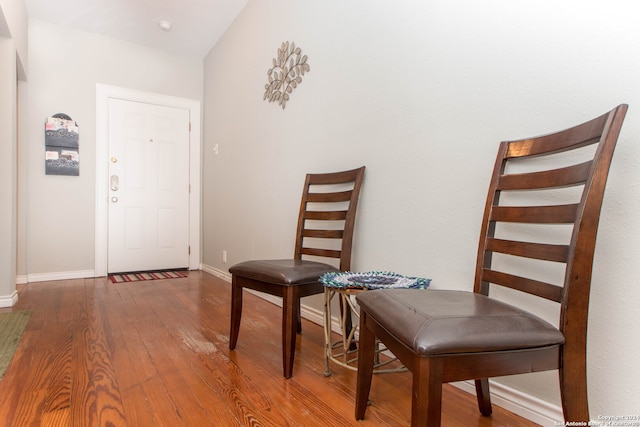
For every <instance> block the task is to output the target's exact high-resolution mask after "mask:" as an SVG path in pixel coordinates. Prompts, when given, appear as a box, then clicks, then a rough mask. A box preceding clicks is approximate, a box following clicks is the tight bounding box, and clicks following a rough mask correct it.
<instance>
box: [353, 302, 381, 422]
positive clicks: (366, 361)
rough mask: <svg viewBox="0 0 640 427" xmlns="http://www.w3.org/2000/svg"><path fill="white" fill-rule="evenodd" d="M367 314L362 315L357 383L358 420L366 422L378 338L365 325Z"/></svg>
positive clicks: (362, 313)
mask: <svg viewBox="0 0 640 427" xmlns="http://www.w3.org/2000/svg"><path fill="white" fill-rule="evenodd" d="M366 321H367V313H365V312H364V311H363V312H361V313H360V330H359V332H360V337H359V348H358V374H357V383H356V420H364V414H365V412H366V410H367V404H368V402H369V392H370V390H371V379H372V377H373V361H374V358H375V341H376V336H375V335H374V333H373V332H372V331H371V330H370V329H369V328H367V326H366V325H365V323H366Z"/></svg>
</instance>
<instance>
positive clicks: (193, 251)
mask: <svg viewBox="0 0 640 427" xmlns="http://www.w3.org/2000/svg"><path fill="white" fill-rule="evenodd" d="M110 98H116V99H122V100H125V101H133V102H143V103H147V104H154V105H162V106H166V107H174V108H183V109H187V110H189V118H190V122H191V131H190V132H189V183H190V193H189V269H190V270H198V269H200V246H201V244H200V236H201V233H200V228H201V222H200V199H201V194H200V187H201V183H200V156H201V145H202V144H201V118H200V101H196V100H193V99H187V98H178V97H173V96H168V95H161V94H156V93H151V92H143V91H138V90H132V89H125V88H121V87H116V86H108V85H103V84H96V227H95V266H94V270H95V276H96V277H101V276H106V275H107V259H108V248H107V244H108V223H109V217H108V212H109V206H108V201H109V191H108V189H109V178H108V175H109V174H108V167H109V163H108V162H109V159H108V157H109V99H110Z"/></svg>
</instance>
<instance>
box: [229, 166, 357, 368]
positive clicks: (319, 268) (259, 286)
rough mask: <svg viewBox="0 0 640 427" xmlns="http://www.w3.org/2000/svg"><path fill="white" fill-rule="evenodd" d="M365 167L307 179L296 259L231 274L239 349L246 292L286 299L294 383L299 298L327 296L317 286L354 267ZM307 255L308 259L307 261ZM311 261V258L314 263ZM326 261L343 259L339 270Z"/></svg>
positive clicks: (287, 361) (287, 349)
mask: <svg viewBox="0 0 640 427" xmlns="http://www.w3.org/2000/svg"><path fill="white" fill-rule="evenodd" d="M364 170H365V167H364V166H362V167H360V168H358V169H353V170H349V171H343V172H334V173H321V174H307V177H306V180H305V183H304V189H303V192H302V201H301V203H300V214H299V216H298V228H297V233H296V242H295V250H294V255H293V258H292V259H277V260H260V261H257V260H256V261H246V262H242V263H240V264H236V265H234V266H232V267H231V268H229V272H230V273H231V332H230V338H229V349H230V350H233V349H235V348H236V344H237V341H238V332H239V329H240V318H241V316H242V290H243V288H247V289H253V290H256V291H260V292H266V293H267V294H270V295H275V296H278V297H282V364H283V373H284V377H285V378H291V375H292V373H293V359H294V356H295V349H296V347H295V346H296V332H301V330H302V322H301V316H300V298H302V297H306V296H309V295H314V294H321V293H323V292H324V287H323V285H322V283H320V282H319V281H318V279H319V278H320V276H321V275H322V274H323V273H326V272H328V271H348V270H350V268H351V246H352V242H353V230H354V225H355V218H356V208H357V206H358V197H359V195H360V188H361V186H362V180H363V178H364ZM303 256H304V257H305V259H303ZM309 257H312V259H309ZM327 258H335V259H339V262H336V264H338V265H337V267H336V266H335V265H333V264H329V263H327V262H331V261H330V260H328V259H327Z"/></svg>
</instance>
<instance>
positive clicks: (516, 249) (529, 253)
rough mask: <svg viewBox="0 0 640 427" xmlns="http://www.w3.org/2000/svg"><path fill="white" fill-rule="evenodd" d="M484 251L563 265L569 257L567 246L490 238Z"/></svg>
mask: <svg viewBox="0 0 640 427" xmlns="http://www.w3.org/2000/svg"><path fill="white" fill-rule="evenodd" d="M486 249H487V250H488V251H492V252H498V253H501V254H507V255H514V256H519V257H527V258H532V259H540V260H544V261H555V262H565V263H566V262H567V260H568V256H569V245H554V244H548V243H547V244H545V243H531V242H521V241H514V240H504V239H495V238H492V237H489V238H487V241H486Z"/></svg>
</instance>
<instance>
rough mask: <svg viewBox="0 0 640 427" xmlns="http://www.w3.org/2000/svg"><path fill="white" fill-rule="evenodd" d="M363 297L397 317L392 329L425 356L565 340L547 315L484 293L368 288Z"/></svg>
mask: <svg viewBox="0 0 640 427" xmlns="http://www.w3.org/2000/svg"><path fill="white" fill-rule="evenodd" d="M357 301H358V304H359V305H360V307H363V308H364V309H365V310H366V311H367V312H369V313H375V316H376V317H379V318H390V317H392V318H393V319H394V320H395V322H394V323H388V324H387V325H386V326H387V328H388V331H389V332H390V333H391V334H393V335H394V336H395V337H397V338H398V339H399V340H400V341H402V342H403V343H404V344H405V345H407V346H409V347H411V348H414V349H415V350H416V352H417V353H418V354H419V355H421V356H432V355H439V354H454V353H475V352H483V351H506V350H514V349H522V348H536V347H545V346H549V345H557V344H562V343H564V335H562V333H561V332H560V331H559V330H558V329H557V328H555V327H553V326H552V325H551V324H550V323H548V322H546V321H545V320H543V319H541V318H539V317H537V316H534V315H533V314H531V313H527V312H526V311H524V310H521V309H519V308H517V307H514V306H512V305H509V304H505V303H503V302H500V301H497V300H495V299H490V298H489V297H486V296H484V295H481V294H475V293H471V292H463V291H448V290H419V289H392V290H375V291H369V292H363V293H361V294H359V295H358V296H357Z"/></svg>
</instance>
